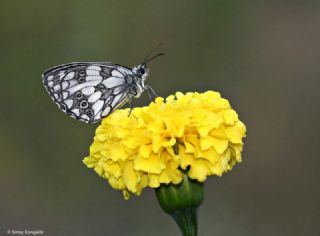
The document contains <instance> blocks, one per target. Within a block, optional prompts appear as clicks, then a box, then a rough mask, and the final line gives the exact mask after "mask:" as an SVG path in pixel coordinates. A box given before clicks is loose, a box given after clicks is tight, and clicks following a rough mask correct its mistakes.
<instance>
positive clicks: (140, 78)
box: [42, 53, 164, 123]
mask: <svg viewBox="0 0 320 236" xmlns="http://www.w3.org/2000/svg"><path fill="white" fill-rule="evenodd" d="M161 55H164V54H163V53H159V54H156V55H155V56H153V57H151V58H148V56H147V57H146V58H145V59H144V60H143V62H142V63H141V64H140V65H138V66H135V67H133V68H128V67H126V66H122V65H118V64H113V63H111V62H73V63H69V64H63V65H59V66H55V67H52V68H50V69H48V70H46V71H45V72H44V73H43V75H42V81H43V84H44V86H45V88H46V89H47V91H48V93H49V95H50V97H51V98H52V100H53V101H54V102H55V103H56V104H57V105H58V107H59V108H60V109H61V110H62V111H63V112H65V113H66V114H67V115H69V116H71V117H72V118H75V119H77V120H80V121H84V122H86V123H95V122H98V121H99V120H101V119H102V118H104V117H106V116H108V115H110V114H111V113H112V112H113V111H114V110H115V109H117V108H120V107H121V106H123V105H124V104H126V103H129V105H130V111H131V109H132V108H131V99H132V98H133V97H134V98H138V97H140V95H141V94H142V92H143V91H144V90H147V91H148V94H149V97H150V98H151V94H150V92H152V93H153V94H154V95H155V96H156V94H155V92H154V91H153V89H152V88H151V87H150V86H149V85H146V84H145V81H146V79H147V78H148V76H149V69H148V67H147V63H148V62H149V61H151V60H153V59H154V58H156V57H158V56H161Z"/></svg>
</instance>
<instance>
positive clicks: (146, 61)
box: [143, 53, 164, 64]
mask: <svg viewBox="0 0 320 236" xmlns="http://www.w3.org/2000/svg"><path fill="white" fill-rule="evenodd" d="M163 55H164V53H158V54H156V55H154V56H153V57H151V58H149V59H147V60H145V61H144V62H143V64H147V63H148V62H149V61H151V60H153V59H155V58H156V57H159V56H163Z"/></svg>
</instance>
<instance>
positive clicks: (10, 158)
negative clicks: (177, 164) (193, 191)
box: [0, 0, 320, 236]
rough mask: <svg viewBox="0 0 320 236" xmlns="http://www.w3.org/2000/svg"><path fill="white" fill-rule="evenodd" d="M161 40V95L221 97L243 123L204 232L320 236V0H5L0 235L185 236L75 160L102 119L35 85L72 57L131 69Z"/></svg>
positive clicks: (211, 194) (0, 61) (206, 211)
mask: <svg viewBox="0 0 320 236" xmlns="http://www.w3.org/2000/svg"><path fill="white" fill-rule="evenodd" d="M159 42H162V43H163V46H161V48H160V49H159V51H161V52H164V53H165V54H166V56H164V57H161V58H159V59H157V60H155V61H154V62H152V63H150V67H151V76H150V78H149V83H150V84H151V85H152V87H153V88H154V89H155V90H156V91H157V93H158V94H160V95H162V96H167V95H169V94H172V93H174V92H175V91H183V92H186V91H200V92H201V91H206V90H209V89H210V90H216V91H219V92H221V93H222V95H223V96H224V97H225V98H227V99H229V100H230V101H231V104H232V106H233V108H234V109H235V110H236V111H237V112H238V113H239V116H240V119H241V120H242V121H243V122H244V123H245V124H246V125H247V129H248V135H247V138H246V139H245V148H244V152H243V163H242V164H240V165H237V166H236V167H235V168H234V170H233V171H232V172H230V173H228V174H226V175H224V176H223V177H222V178H219V177H210V178H209V179H208V180H207V181H206V185H205V191H206V195H205V200H204V203H203V205H202V207H201V208H200V211H199V235H200V236H204V235H206V236H209V235H237V236H240V235H246V236H249V235H268V236H269V235H290V236H293V235H308V236H311V235H320V226H319V222H320V194H319V192H320V190H319V184H320V178H319V177H320V174H319V164H320V157H319V153H318V151H317V148H318V147H319V141H320V135H319V133H320V129H319V122H320V111H319V108H320V107H319V100H320V93H319V89H320V43H319V42H320V2H319V1H289V0H288V1H273V0H270V1H250V2H249V1H236V0H233V1H232V0H212V1H188V0H185V1H115V0H113V1H106V0H92V1H83V0H79V1H65V0H47V1H40V0H28V1H13V0H1V2H0V72H1V75H0V76H1V78H0V98H1V99H0V104H1V107H0V108H1V109H0V146H1V149H0V150H1V151H0V235H6V231H7V230H8V229H13V230H25V229H27V230H43V231H44V235H98V236H99V235H154V236H156V235H159V236H160V235H179V234H180V232H179V230H178V228H177V226H176V225H175V223H174V222H173V221H172V219H171V218H169V216H167V215H166V214H165V213H163V212H162V211H161V210H160V207H159V206H158V203H157V202H156V199H155V195H154V192H153V190H151V189H148V190H145V191H144V192H143V194H142V196H140V197H133V198H132V199H131V200H130V201H125V200H123V198H122V194H121V192H118V191H114V190H112V189H111V188H110V187H109V185H108V184H107V183H106V181H104V180H103V179H101V178H100V177H98V176H97V175H96V174H94V172H93V171H92V170H89V169H87V168H86V167H85V166H84V165H83V164H82V159H83V157H84V156H86V155H87V154H88V150H89V146H90V144H91V142H92V138H93V135H94V132H95V128H96V125H87V124H84V123H82V122H78V121H76V120H74V119H71V118H69V117H67V116H66V115H65V114H64V113H62V112H61V111H60V110H59V109H58V108H57V106H56V105H55V104H54V103H53V102H52V101H51V99H50V98H49V96H48V94H47V92H46V91H45V89H44V87H43V85H42V82H41V74H42V72H43V71H44V70H45V69H47V68H48V67H51V66H54V65H57V64H62V63H67V62H72V61H112V62H115V63H119V64H124V65H127V66H134V65H137V64H139V63H140V62H141V61H142V59H143V58H144V56H145V55H146V54H147V53H148V51H150V50H151V49H152V48H153V47H154V46H155V45H157V44H158V43H159ZM146 104H148V96H147V93H146V94H144V95H143V96H142V98H140V99H138V100H135V101H134V106H142V105H146Z"/></svg>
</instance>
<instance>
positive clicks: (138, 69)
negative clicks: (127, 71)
mask: <svg viewBox="0 0 320 236" xmlns="http://www.w3.org/2000/svg"><path fill="white" fill-rule="evenodd" d="M162 55H164V54H163V53H158V54H157V55H154V56H153V57H151V58H149V57H146V58H145V59H144V60H143V62H142V63H141V64H140V65H138V66H135V67H133V69H132V71H133V73H134V74H135V75H136V76H138V77H140V78H142V80H145V79H146V78H147V77H148V75H149V68H148V66H147V63H148V62H149V61H151V60H153V59H155V58H156V57H159V56H162Z"/></svg>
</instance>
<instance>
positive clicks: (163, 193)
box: [155, 173, 204, 236]
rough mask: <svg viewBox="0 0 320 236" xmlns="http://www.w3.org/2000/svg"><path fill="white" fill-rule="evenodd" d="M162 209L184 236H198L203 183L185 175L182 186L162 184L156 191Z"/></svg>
mask: <svg viewBox="0 0 320 236" xmlns="http://www.w3.org/2000/svg"><path fill="white" fill-rule="evenodd" d="M155 192H156V196H157V199H158V202H159V204H160V206H161V208H162V209H163V210H164V211H165V212H166V213H168V214H169V215H170V216H171V217H172V218H173V219H174V220H175V222H176V223H177V225H178V226H179V228H180V230H181V232H182V235H183V236H196V235H197V230H198V222H197V209H198V207H199V206H200V205H201V203H202V200H203V195H204V191H203V183H200V182H198V181H196V180H192V179H190V178H189V177H188V176H187V174H185V173H184V175H183V179H182V182H181V183H180V184H177V185H175V184H168V185H166V184H162V185H160V187H159V188H157V189H156V191H155Z"/></svg>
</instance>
